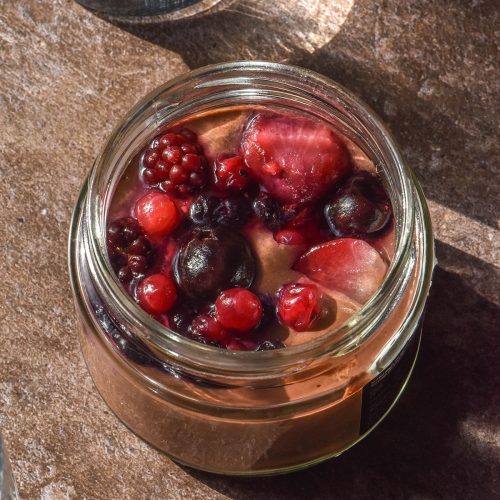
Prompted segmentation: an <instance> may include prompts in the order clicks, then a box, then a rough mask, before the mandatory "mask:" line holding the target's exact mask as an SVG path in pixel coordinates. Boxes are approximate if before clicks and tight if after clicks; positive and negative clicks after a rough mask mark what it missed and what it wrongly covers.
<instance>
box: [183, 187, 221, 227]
mask: <svg viewBox="0 0 500 500" xmlns="http://www.w3.org/2000/svg"><path fill="white" fill-rule="evenodd" d="M218 206H219V199H218V198H216V197H215V196H210V195H206V194H201V195H200V196H198V197H197V198H196V199H195V200H194V201H193V203H192V204H191V207H190V209H189V218H190V219H191V221H192V222H193V223H194V224H196V225H206V226H210V225H213V223H214V211H215V210H216V208H217V207H218Z"/></svg>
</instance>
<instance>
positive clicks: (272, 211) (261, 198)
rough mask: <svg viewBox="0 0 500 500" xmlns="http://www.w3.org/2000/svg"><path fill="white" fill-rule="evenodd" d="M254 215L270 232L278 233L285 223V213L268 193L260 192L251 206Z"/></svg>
mask: <svg viewBox="0 0 500 500" xmlns="http://www.w3.org/2000/svg"><path fill="white" fill-rule="evenodd" d="M252 207H253V211H254V212H255V215H256V216H257V217H258V218H259V219H260V220H261V221H262V223H263V224H264V225H265V226H267V227H268V228H269V229H271V231H278V230H279V229H281V228H282V227H283V225H284V223H285V219H286V217H285V212H284V210H283V208H282V206H281V204H280V203H279V202H278V201H277V200H275V199H274V198H272V197H271V196H270V195H269V194H268V193H265V192H261V193H260V194H259V195H258V196H257V198H255V200H254V201H253V204H252Z"/></svg>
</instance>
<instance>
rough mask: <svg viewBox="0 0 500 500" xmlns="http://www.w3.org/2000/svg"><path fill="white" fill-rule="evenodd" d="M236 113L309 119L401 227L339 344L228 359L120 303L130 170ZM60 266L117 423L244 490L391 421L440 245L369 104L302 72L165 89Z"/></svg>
mask: <svg viewBox="0 0 500 500" xmlns="http://www.w3.org/2000/svg"><path fill="white" fill-rule="evenodd" d="M242 105H250V106H251V105H259V106H265V107H267V108H275V109H281V110H287V109H288V110H295V111H300V112H307V113H308V114H309V115H312V116H314V117H316V118H319V119H321V120H323V121H325V122H327V123H329V124H330V125H331V126H332V127H333V128H334V129H337V130H338V131H339V132H341V133H342V134H344V135H345V136H346V137H347V138H348V139H350V140H351V141H353V142H354V143H355V144H357V145H358V146H359V147H361V148H362V149H363V150H364V151H365V152H366V153H367V154H368V155H369V156H370V157H371V159H372V160H373V161H374V163H375V165H376V166H377V169H378V171H379V173H380V175H381V177H382V180H383V182H384V184H385V188H386V190H387V192H388V193H389V195H390V197H391V200H392V205H393V212H394V219H395V227H396V244H395V255H394V258H393V260H392V263H391V264H390V266H389V269H388V272H387V275H386V277H385V280H384V282H383V283H382V285H381V286H380V288H379V290H378V292H377V293H376V294H375V295H374V296H373V297H372V298H371V299H370V300H369V302H368V303H366V304H365V305H364V306H363V307H362V309H361V310H359V312H357V313H356V314H355V315H354V316H352V317H351V318H350V319H349V320H348V321H347V322H346V323H344V324H343V325H342V326H341V327H339V328H337V329H336V330H333V331H330V332H328V333H327V334H325V335H323V336H321V337H320V338H317V339H315V340H313V341H310V342H307V343H305V344H302V345H296V346H291V347H287V348H286V349H279V350H275V351H263V352H241V351H227V350H223V349H218V348H215V347H211V346H206V345H202V344H200V343H196V342H193V341H191V340H188V339H187V338H185V337H183V336H181V335H179V334H177V333H175V332H173V331H171V330H169V329H167V328H166V327H165V326H163V325H161V324H160V323H158V322H157V321H155V320H154V319H152V318H151V317H150V316H149V315H147V314H146V313H145V312H144V311H143V310H142V309H140V308H139V307H138V306H137V305H136V304H135V303H134V301H133V300H132V299H131V298H130V297H129V296H128V295H127V294H126V293H125V292H124V290H123V289H122V288H121V286H120V284H119V282H118V280H117V278H116V276H115V273H114V272H113V270H112V268H111V266H110V262H109V259H108V256H107V251H106V243H105V241H106V238H105V233H106V214H107V211H108V207H109V205H110V201H111V199H112V197H113V192H114V189H115V187H116V185H117V182H118V181H119V179H120V177H121V175H122V173H123V171H124V169H125V168H126V167H127V164H128V162H129V160H130V159H131V158H133V157H134V156H135V155H137V154H138V152H139V151H140V150H141V149H142V148H143V146H144V145H145V144H147V143H148V141H149V140H150V139H151V138H152V137H154V136H155V135H156V134H157V133H158V129H160V128H162V129H164V128H165V127H166V126H168V125H169V124H172V123H175V122H177V121H179V119H181V118H183V119H184V118H187V117H189V116H191V115H197V114H200V113H205V112H209V111H211V110H218V109H223V108H233V107H239V106H242ZM69 261H70V273H71V281H72V286H73V292H74V297H75V301H76V309H77V312H78V316H79V319H80V324H81V330H80V337H81V344H82V350H83V354H84V357H85V360H86V362H87V365H88V368H89V371H90V373H91V375H92V378H93V379H94V382H95V384H96V386H97V388H98V389H99V392H100V393H101V395H102V397H103V398H104V400H105V401H106V402H107V403H108V405H109V406H110V407H111V408H112V409H113V411H114V412H115V413H116V415H117V416H118V417H119V418H120V419H121V420H122V421H123V422H124V423H125V424H126V425H127V426H128V427H129V428H130V429H132V430H133V431H134V432H136V433H137V434H138V435H139V436H141V437H142V438H143V439H145V440H146V441H148V442H149V443H151V444H152V445H154V446H155V447H157V448H159V449H160V450H162V451H164V452H165V453H166V454H168V455H169V456H170V457H171V458H172V459H174V460H176V461H178V462H180V463H182V464H186V465H189V466H191V467H195V468H197V469H202V470H206V471H211V472H217V473H224V474H237V475H252V474H271V473H277V472H284V471H291V470H295V469H299V468H302V467H306V466H309V465H312V464H315V463H317V462H320V461H322V460H325V459H327V458H329V457H333V456H335V455H339V454H340V453H342V452H343V451H344V450H346V449H347V448H349V447H350V446H352V445H353V444H354V443H356V442H357V441H359V440H360V439H361V438H363V437H364V436H365V435H366V434H367V433H368V432H369V431H370V430H372V429H373V428H374V427H375V426H376V425H377V424H378V423H379V422H380V420H381V419H382V418H383V417H384V416H385V415H386V414H387V412H388V411H389V410H390V409H391V407H392V406H393V404H394V403H395V401H396V400H397V399H398V397H399V395H400V394H401V392H402V390H403V388H404V386H405V384H406V381H407V379H408V377H409V375H410V373H411V370H412V367H413V364H414V361H415V359H416V355H417V351H418V347H419V342H420V324H421V318H422V315H423V311H424V305H425V301H426V298H427V295H428V292H429V287H430V284H431V276H432V270H433V266H434V244H433V237H432V230H431V223H430V219H429V213H428V209H427V205H426V202H425V198H424V196H423V194H422V191H421V189H420V186H419V185H418V182H417V181H416V179H415V177H414V176H413V174H412V173H411V171H410V170H409V169H408V167H407V166H406V165H405V164H404V162H403V160H402V158H401V156H400V153H399V151H398V148H397V147H396V145H395V143H394V140H393V139H392V137H391V136H390V134H389V133H388V132H387V130H386V129H385V127H384V126H383V125H382V124H381V123H380V121H379V119H378V118H377V117H376V116H375V115H374V113H373V112H372V111H371V110H370V109H369V108H368V107H367V106H366V105H365V104H363V103H362V102H360V101H359V100H358V99H357V98H355V97H354V96H353V95H352V94H350V93H349V92H348V91H347V90H346V89H344V88H342V87H341V86H340V85H338V84H337V83H335V82H333V81H331V80H329V79H327V78H325V77H323V76H321V75H318V74H316V73H313V72H310V71H307V70H304V69H302V68H298V67H293V66H287V65H282V64H273V63H267V62H237V63H231V64H222V65H215V66H209V67H205V68H202V69H199V70H196V71H193V72H191V73H188V74H186V75H184V76H182V77H180V78H177V79H174V80H172V81H170V82H168V83H167V84H165V85H163V86H162V87H160V88H158V89H156V90H155V91H153V92H152V93H151V94H149V95H148V96H146V97H145V98H144V99H143V100H142V101H140V102H139V103H138V104H137V105H136V106H135V108H133V109H132V110H131V111H130V112H129V114H128V115H127V116H126V117H125V118H124V120H123V121H122V122H121V123H120V124H119V125H118V126H117V128H116V129H115V130H114V132H113V133H112V134H111V137H110V138H109V139H108V141H107V143H106V145H105V147H104V149H103V151H102V152H101V154H100V155H99V156H98V157H97V159H96V161H95V163H94V166H93V168H92V170H91V172H90V175H89V177H88V179H87V181H86V182H85V184H84V186H83V189H82V191H81V194H80V197H79V199H78V202H77V205H76V208H75V211H74V216H73V221H72V225H71V234H70V241H69Z"/></svg>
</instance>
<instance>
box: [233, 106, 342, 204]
mask: <svg viewBox="0 0 500 500" xmlns="http://www.w3.org/2000/svg"><path fill="white" fill-rule="evenodd" d="M241 149H242V152H243V156H244V158H245V162H246V164H247V165H248V167H249V168H250V170H251V172H252V174H253V176H254V177H255V178H256V179H257V180H258V181H259V182H260V183H261V184H263V185H264V186H265V188H266V189H267V190H268V191H269V193H271V195H272V196H274V197H275V198H277V199H279V200H280V201H283V202H286V203H304V202H307V201H313V200H317V199H318V198H320V197H321V196H323V195H324V194H325V193H326V192H328V191H329V190H330V189H331V188H332V187H333V186H334V185H335V184H336V183H337V182H338V181H339V180H341V179H342V178H343V177H344V176H345V175H346V174H347V173H348V172H349V169H350V167H349V158H348V153H347V151H346V149H345V147H344V146H343V145H342V143H341V142H340V140H339V138H338V137H337V136H336V135H335V134H334V133H333V132H332V130H331V129H330V128H328V127H327V126H326V125H322V124H321V123H318V122H314V121H311V120H307V119H305V118H299V117H292V116H286V117H285V116H280V115H271V114H257V115H256V116H254V117H253V118H252V119H251V120H250V121H249V123H248V124H247V126H246V129H245V131H244V133H243V139H242V143H241Z"/></svg>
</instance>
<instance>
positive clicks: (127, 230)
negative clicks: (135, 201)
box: [107, 217, 153, 284]
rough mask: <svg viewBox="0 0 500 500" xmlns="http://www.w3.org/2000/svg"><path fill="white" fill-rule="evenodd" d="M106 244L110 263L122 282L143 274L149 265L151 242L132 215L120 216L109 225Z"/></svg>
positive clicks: (127, 281)
mask: <svg viewBox="0 0 500 500" xmlns="http://www.w3.org/2000/svg"><path fill="white" fill-rule="evenodd" d="M107 246H108V254H109V258H110V260H111V265H112V266H113V268H114V269H115V271H116V272H117V275H118V279H119V280H120V281H121V282H122V283H123V284H128V283H130V282H131V281H132V280H133V279H134V278H135V277H137V276H141V275H143V274H144V272H145V271H146V270H147V269H148V268H149V267H150V265H151V260H152V253H153V249H152V246H151V243H150V242H149V240H148V239H147V238H146V236H145V235H144V232H143V231H142V229H141V228H140V226H139V224H138V222H137V221H136V220H135V219H134V218H132V217H122V218H121V219H117V220H115V221H113V222H112V223H111V224H110V225H109V227H108V230H107Z"/></svg>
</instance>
